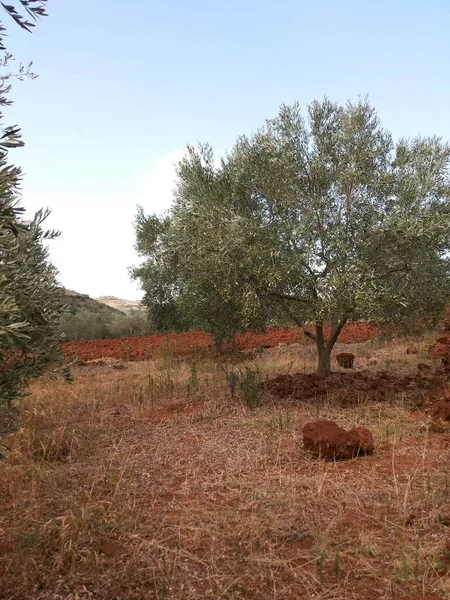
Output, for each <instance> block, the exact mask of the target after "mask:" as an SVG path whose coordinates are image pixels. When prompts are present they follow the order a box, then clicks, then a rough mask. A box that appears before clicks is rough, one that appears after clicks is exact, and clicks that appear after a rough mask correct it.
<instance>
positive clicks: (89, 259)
mask: <svg viewBox="0 0 450 600" xmlns="http://www.w3.org/2000/svg"><path fill="white" fill-rule="evenodd" d="M184 154H185V148H179V149H176V150H174V151H172V152H170V153H168V154H166V155H163V156H161V157H159V158H157V159H156V160H155V161H154V162H153V164H152V165H151V166H150V168H149V170H148V171H146V172H145V173H143V174H142V176H141V177H137V178H135V180H134V181H129V182H127V181H123V180H121V181H119V182H117V186H118V188H117V189H120V190H123V189H126V190H127V192H126V194H124V193H123V192H122V191H114V192H113V193H109V192H105V193H103V194H92V193H89V192H88V191H87V192H86V193H81V194H80V193H78V194H74V193H72V194H71V193H70V192H69V191H68V192H67V193H64V194H59V193H56V192H55V191H53V192H52V191H51V186H50V185H49V193H48V194H46V195H45V196H43V195H41V194H33V190H32V188H31V186H30V185H29V183H27V186H26V187H27V189H26V191H25V194H24V201H23V205H24V206H25V207H26V208H27V213H26V214H27V217H28V218H30V217H31V216H32V215H33V213H34V211H36V210H37V209H39V208H41V207H47V206H48V207H49V208H50V209H51V211H52V213H51V215H50V217H49V219H48V220H47V222H46V227H47V228H51V229H57V230H60V231H61V237H59V238H58V239H57V240H54V241H52V242H50V243H49V244H48V247H49V250H50V260H51V262H52V263H53V264H54V265H55V266H56V267H57V269H58V270H59V272H60V281H61V283H62V284H63V285H64V286H65V287H67V288H69V289H72V290H75V291H77V292H80V293H85V294H89V295H90V296H91V297H94V298H95V297H97V296H104V295H113V296H118V297H121V298H126V299H129V300H134V299H139V298H141V297H142V294H143V293H142V291H141V290H139V286H138V285H137V284H136V283H135V282H133V281H131V280H130V277H129V274H128V268H129V267H130V266H132V265H136V264H139V262H140V258H139V257H138V256H137V254H136V252H135V250H134V243H135V236H134V228H133V221H134V218H135V215H136V205H137V204H140V205H142V206H143V208H144V211H145V212H146V213H148V214H149V213H156V214H161V213H163V212H165V211H166V210H168V209H169V208H170V206H171V204H172V200H173V189H174V187H175V182H176V163H178V161H180V160H181V158H182V157H183V156H184ZM67 187H68V188H69V189H70V182H69V183H68V184H67ZM97 187H99V186H97ZM109 187H110V188H111V189H114V187H113V186H111V185H110V186H109Z"/></svg>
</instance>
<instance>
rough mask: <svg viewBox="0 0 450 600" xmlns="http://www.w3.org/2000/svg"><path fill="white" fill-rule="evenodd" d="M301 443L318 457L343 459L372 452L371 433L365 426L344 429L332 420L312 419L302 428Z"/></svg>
mask: <svg viewBox="0 0 450 600" xmlns="http://www.w3.org/2000/svg"><path fill="white" fill-rule="evenodd" d="M303 445H304V447H305V449H306V450H309V451H311V452H312V453H313V454H315V455H316V456H318V457H320V458H329V459H333V460H345V459H351V458H355V457H357V456H359V455H362V454H370V453H371V452H373V438H372V434H371V433H370V431H369V430H368V429H366V428H365V427H355V428H354V429H352V430H351V431H348V432H347V431H345V429H342V428H341V427H339V426H338V425H337V424H336V423H334V422H333V421H327V420H323V421H314V422H312V423H307V424H306V425H305V426H304V428H303Z"/></svg>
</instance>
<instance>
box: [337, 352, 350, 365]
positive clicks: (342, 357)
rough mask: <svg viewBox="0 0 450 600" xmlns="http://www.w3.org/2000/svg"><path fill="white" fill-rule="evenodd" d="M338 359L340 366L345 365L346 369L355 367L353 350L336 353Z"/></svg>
mask: <svg viewBox="0 0 450 600" xmlns="http://www.w3.org/2000/svg"><path fill="white" fill-rule="evenodd" d="M336 360H337V362H338V365H339V366H340V367H343V368H344V369H353V363H354V361H355V355H354V354H352V353H351V352H341V353H340V354H336Z"/></svg>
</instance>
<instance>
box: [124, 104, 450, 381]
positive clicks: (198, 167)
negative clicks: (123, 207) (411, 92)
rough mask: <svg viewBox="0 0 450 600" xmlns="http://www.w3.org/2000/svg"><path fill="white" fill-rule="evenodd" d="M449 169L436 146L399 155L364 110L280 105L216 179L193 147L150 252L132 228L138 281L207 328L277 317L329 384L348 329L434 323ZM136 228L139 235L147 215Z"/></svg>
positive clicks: (440, 301) (404, 145) (445, 246)
mask: <svg viewBox="0 0 450 600" xmlns="http://www.w3.org/2000/svg"><path fill="white" fill-rule="evenodd" d="M449 158H450V147H449V145H448V144H445V143H443V142H442V141H441V140H440V139H438V138H417V139H413V140H400V141H399V142H398V143H397V144H394V142H393V140H392V137H391V135H390V134H389V132H387V131H386V130H385V129H383V128H382V127H381V125H380V122H379V119H378V116H377V114H376V112H375V110H374V109H373V108H372V107H371V106H370V105H369V103H368V102H367V101H366V100H360V101H358V102H357V103H355V104H352V103H350V102H349V103H347V104H346V105H344V106H340V105H338V104H334V103H332V102H330V101H329V100H327V99H325V100H324V101H322V102H318V101H315V102H313V103H312V104H311V105H310V106H309V107H308V110H307V111H306V115H305V116H303V114H302V112H301V111H300V109H299V107H298V105H296V104H295V105H293V106H282V107H281V109H280V112H279V115H278V116H277V117H276V118H275V119H273V120H270V121H267V123H266V125H265V126H264V127H262V128H261V129H260V130H259V131H258V132H257V133H256V134H254V135H253V136H251V137H245V136H244V137H241V138H239V139H238V141H237V143H236V145H235V147H234V148H233V150H232V151H231V153H230V154H229V155H228V156H226V158H225V159H223V160H222V162H221V165H220V166H219V167H218V168H217V167H215V163H214V157H213V153H212V150H211V149H210V148H209V147H208V146H199V148H197V149H194V148H188V154H187V156H186V158H185V159H183V160H182V161H181V163H180V165H179V169H178V175H179V181H178V187H177V191H176V195H175V201H174V206H173V209H172V212H171V214H170V217H167V218H166V219H165V220H164V229H163V230H160V231H158V232H157V233H158V235H154V232H152V233H153V237H151V236H149V237H150V238H151V243H150V244H148V245H147V246H146V245H145V236H146V231H145V227H144V226H142V225H141V227H140V228H139V227H138V228H137V238H138V248H139V249H140V250H141V253H142V254H143V255H144V256H146V257H147V262H146V263H144V265H143V266H142V267H141V268H140V270H136V271H135V275H136V276H137V277H138V278H139V279H140V280H141V282H142V285H143V288H144V290H145V291H146V292H147V290H148V289H149V286H148V283H149V282H151V288H153V289H154V288H156V287H158V286H161V287H162V288H163V289H164V290H165V291H166V293H168V295H169V297H171V298H172V299H174V300H175V301H176V302H179V303H180V304H183V303H184V305H185V307H186V311H187V313H188V314H189V311H193V313H194V314H195V315H196V316H197V317H198V316H199V315H200V316H201V317H202V319H203V320H204V322H205V323H207V324H208V325H209V326H210V328H211V326H214V327H218V325H220V328H222V327H223V328H226V327H227V326H229V328H230V330H235V329H237V328H239V327H242V326H254V324H255V323H256V324H257V323H258V322H260V323H261V322H267V320H268V319H269V318H272V319H273V318H283V315H284V318H289V319H290V320H291V321H292V322H294V323H296V324H298V325H299V326H300V327H302V328H303V330H304V332H305V334H306V335H307V336H308V337H310V338H311V339H313V340H314V341H315V343H316V345H317V349H318V357H319V362H318V372H319V373H321V374H322V375H327V374H328V373H329V371H330V353H331V350H332V348H333V346H334V344H335V342H336V341H337V339H338V337H339V334H340V332H341V330H342V328H343V326H344V325H345V323H346V322H348V321H355V320H360V319H383V320H389V321H392V322H393V323H396V324H403V325H405V326H406V325H407V324H411V323H413V322H417V319H425V320H426V319H429V318H431V317H437V316H438V315H439V314H440V313H441V312H442V310H443V308H444V306H445V304H446V303H447V301H448V298H449V290H450V286H449V260H448V250H449V242H450V237H449V236H450V202H449V200H450V182H449ZM138 220H140V221H141V222H143V223H144V224H145V223H146V221H145V217H144V216H143V215H142V213H141V214H140V215H138ZM151 220H153V221H154V222H156V221H157V219H156V217H151V218H150V219H149V220H148V221H147V222H149V221H151ZM159 264H163V265H164V269H165V270H166V271H167V270H168V271H169V272H170V274H171V277H172V282H171V283H170V285H167V284H166V281H165V280H163V279H162V278H159V272H161V267H159V266H158V269H156V268H154V267H155V265H159ZM173 281H175V284H174V283H173ZM228 307H229V309H230V311H229V312H227V308H228ZM325 323H331V332H330V334H329V336H328V339H325V333H324V324H325ZM210 330H211V329H210Z"/></svg>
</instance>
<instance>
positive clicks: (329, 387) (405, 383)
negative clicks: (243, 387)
mask: <svg viewBox="0 0 450 600" xmlns="http://www.w3.org/2000/svg"><path fill="white" fill-rule="evenodd" d="M446 382H447V380H446V378H445V377H424V376H423V375H421V374H416V375H405V376H397V375H393V374H390V373H386V372H384V371H383V372H379V373H373V372H371V371H357V372H355V373H332V374H331V375H330V376H329V377H328V378H327V379H324V378H322V377H319V376H318V375H316V374H315V373H308V374H304V373H293V374H292V375H278V376H277V377H274V378H273V379H269V380H267V381H265V382H264V383H263V384H262V386H263V389H264V390H265V391H267V392H269V393H270V394H272V395H274V396H277V397H279V398H287V397H289V398H293V399H296V400H304V401H310V400H317V399H322V398H327V397H330V398H333V402H336V401H337V402H339V403H340V404H341V405H342V406H354V405H357V404H361V403H362V402H366V401H368V400H370V401H374V402H380V401H390V400H392V399H393V398H394V396H395V395H397V394H400V393H403V394H404V397H405V399H406V400H409V401H411V403H413V404H416V405H418V404H421V403H422V402H423V398H424V395H423V393H424V392H426V396H427V397H431V396H435V395H439V394H440V393H442V391H443V390H444V388H445V386H446ZM422 392H423V393H422Z"/></svg>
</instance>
